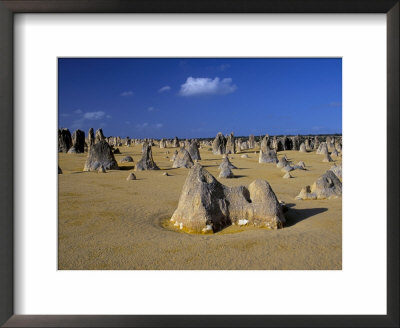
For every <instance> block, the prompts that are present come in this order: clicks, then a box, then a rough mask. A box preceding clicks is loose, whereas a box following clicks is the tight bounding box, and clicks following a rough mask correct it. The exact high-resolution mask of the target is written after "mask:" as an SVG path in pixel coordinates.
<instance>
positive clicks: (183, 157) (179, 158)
mask: <svg viewBox="0 0 400 328" xmlns="http://www.w3.org/2000/svg"><path fill="white" fill-rule="evenodd" d="M193 165H194V163H193V160H192V158H191V157H190V154H189V152H188V151H187V150H186V149H185V148H181V149H180V150H179V152H178V155H176V157H175V159H174V163H173V164H172V167H173V168H179V167H185V168H189V169H190V168H191V167H193Z"/></svg>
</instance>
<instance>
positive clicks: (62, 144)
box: [58, 129, 72, 153]
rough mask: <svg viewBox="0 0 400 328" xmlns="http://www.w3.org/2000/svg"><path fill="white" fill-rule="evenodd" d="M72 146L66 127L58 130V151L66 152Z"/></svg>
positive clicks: (69, 133)
mask: <svg viewBox="0 0 400 328" xmlns="http://www.w3.org/2000/svg"><path fill="white" fill-rule="evenodd" d="M71 146H72V138H71V132H69V130H68V129H59V130H58V152H60V153H66V152H68V150H69V149H70V148H71Z"/></svg>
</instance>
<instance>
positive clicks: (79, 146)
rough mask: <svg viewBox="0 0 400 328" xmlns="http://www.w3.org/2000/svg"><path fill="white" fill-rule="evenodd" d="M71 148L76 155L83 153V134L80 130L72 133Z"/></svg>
mask: <svg viewBox="0 0 400 328" xmlns="http://www.w3.org/2000/svg"><path fill="white" fill-rule="evenodd" d="M72 146H73V147H74V148H75V150H76V152H77V153H78V154H79V153H83V152H84V151H85V132H83V131H82V130H75V131H74V133H73V134H72Z"/></svg>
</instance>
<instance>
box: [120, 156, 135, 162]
mask: <svg viewBox="0 0 400 328" xmlns="http://www.w3.org/2000/svg"><path fill="white" fill-rule="evenodd" d="M131 162H133V158H132V156H125V157H124V158H123V159H121V163H131Z"/></svg>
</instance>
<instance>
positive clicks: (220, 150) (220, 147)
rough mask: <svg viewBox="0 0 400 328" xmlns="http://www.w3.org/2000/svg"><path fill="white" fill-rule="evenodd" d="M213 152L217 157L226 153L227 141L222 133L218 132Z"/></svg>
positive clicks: (213, 144)
mask: <svg viewBox="0 0 400 328" xmlns="http://www.w3.org/2000/svg"><path fill="white" fill-rule="evenodd" d="M212 152H213V154H216V155H223V154H225V153H226V139H225V137H224V136H223V134H222V133H221V132H218V134H217V136H216V137H215V139H214V141H213V143H212Z"/></svg>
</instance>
